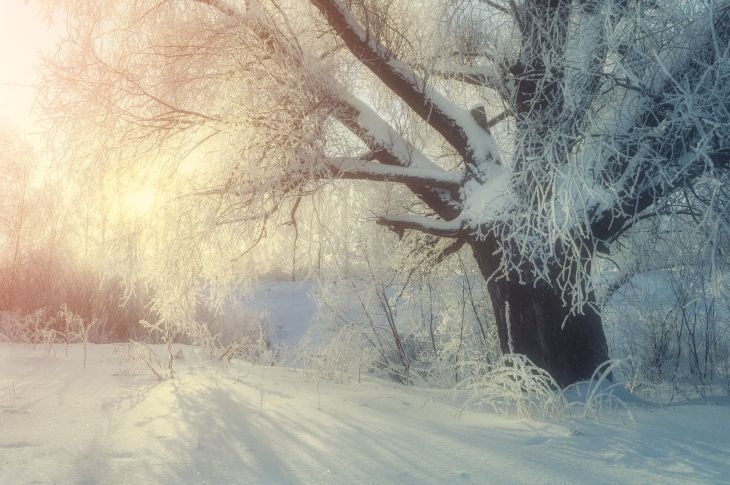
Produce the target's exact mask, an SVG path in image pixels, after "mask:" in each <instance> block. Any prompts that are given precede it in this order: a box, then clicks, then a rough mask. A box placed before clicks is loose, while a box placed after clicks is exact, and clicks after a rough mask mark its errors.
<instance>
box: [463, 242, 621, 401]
mask: <svg viewBox="0 0 730 485" xmlns="http://www.w3.org/2000/svg"><path fill="white" fill-rule="evenodd" d="M471 247H472V251H473V253H474V256H475V258H476V260H477V263H478V265H479V269H480V271H481V273H482V275H483V276H484V278H485V279H486V281H487V289H488V291H489V295H490V298H491V300H492V307H493V309H494V316H495V320H496V324H497V331H498V334H499V341H500V347H501V349H502V352H504V353H517V354H524V355H526V356H527V357H528V358H529V359H530V360H531V361H532V362H533V363H534V364H535V365H537V366H538V367H541V368H543V369H545V370H547V371H548V372H549V373H550V375H551V376H553V378H554V379H555V381H556V382H557V384H558V385H559V386H560V387H566V386H569V385H570V384H573V383H575V382H578V381H581V380H586V379H590V377H591V376H592V375H593V372H594V371H595V370H596V368H597V367H598V366H599V365H600V364H601V363H603V362H605V361H606V360H608V345H607V343H606V336H605V334H604V332H603V324H602V320H601V316H600V314H599V313H598V312H597V311H596V309H595V308H596V305H595V296H594V294H593V293H592V292H589V293H588V300H589V301H588V302H586V304H585V305H584V306H583V308H582V309H581V310H582V312H581V313H577V314H576V313H575V312H573V313H571V311H570V309H569V308H567V307H566V305H565V303H564V301H569V298H566V297H569V296H570V295H565V294H564V292H565V291H566V290H565V289H562V290H561V289H560V288H558V287H557V285H555V284H549V283H548V282H545V281H543V280H537V279H535V278H534V277H530V276H528V275H529V274H530V273H529V272H525V273H523V276H522V281H519V280H518V278H516V277H511V278H504V277H499V273H497V269H498V264H499V261H498V256H495V255H494V248H495V245H494V244H493V242H490V241H489V240H484V241H472V242H471ZM578 263H579V262H571V261H563V262H561V264H578ZM591 303H594V304H593V305H592V304H591Z"/></svg>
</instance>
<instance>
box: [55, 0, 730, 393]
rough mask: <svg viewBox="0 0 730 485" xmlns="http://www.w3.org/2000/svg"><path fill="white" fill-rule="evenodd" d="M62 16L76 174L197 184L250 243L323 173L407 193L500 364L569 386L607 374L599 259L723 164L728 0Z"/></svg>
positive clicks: (558, 0) (126, 9)
mask: <svg viewBox="0 0 730 485" xmlns="http://www.w3.org/2000/svg"><path fill="white" fill-rule="evenodd" d="M65 6H66V9H67V11H68V14H69V19H70V26H71V27H70V29H69V37H68V39H67V41H66V42H65V43H64V44H62V45H61V47H60V49H59V51H58V53H57V55H56V56H55V61H54V65H53V67H52V69H51V71H50V73H51V75H50V76H49V78H48V79H49V83H48V84H47V91H46V92H45V96H46V98H47V105H48V107H49V108H50V110H49V113H50V114H51V121H53V122H55V123H56V125H55V128H54V133H55V134H56V135H60V134H61V133H66V134H67V135H68V137H67V138H65V139H61V138H56V140H57V141H58V140H60V143H61V144H62V146H63V147H64V148H66V149H67V150H69V153H72V154H73V157H74V159H75V160H76V161H77V162H78V163H83V161H91V162H92V163H91V164H90V165H91V166H94V167H96V169H98V168H99V167H107V168H109V169H112V170H116V169H117V167H119V166H122V165H125V166H126V165H130V164H134V163H137V164H139V163H140V161H144V164H143V165H144V166H145V167H147V170H148V171H152V172H151V173H155V174H157V175H158V176H159V175H160V174H163V173H164V174H167V175H166V176H169V174H171V173H175V174H181V173H182V174H190V173H195V174H196V175H195V177H191V178H190V179H191V180H195V182H194V183H189V184H188V186H187V187H188V190H189V192H191V193H195V194H196V195H197V196H198V198H197V199H195V200H196V201H197V202H196V204H197V205H195V207H196V209H195V210H202V209H200V207H205V208H207V209H206V210H207V214H208V216H207V217H208V219H207V220H208V221H211V222H212V224H210V225H207V226H206V227H205V228H204V230H205V232H206V233H209V232H210V231H211V230H212V229H214V228H221V227H224V226H226V227H229V225H230V224H234V225H237V227H245V233H246V234H248V235H249V236H248V237H249V238H250V239H251V240H253V241H256V240H258V239H260V237H261V236H262V235H263V234H265V229H266V224H267V222H269V221H271V220H272V218H274V217H275V214H277V212H278V213H281V212H284V213H286V214H287V215H289V214H294V213H295V211H296V209H297V207H298V202H297V201H298V200H299V199H300V198H301V197H303V196H306V195H308V194H311V193H312V192H314V191H316V190H317V189H318V188H320V187H322V186H323V185H325V184H327V183H329V182H330V181H334V180H339V179H362V180H370V181H374V182H385V183H392V184H399V185H401V186H402V187H404V188H405V189H407V190H408V191H410V192H411V193H412V194H413V196H414V197H415V200H416V201H417V202H418V204H417V205H413V206H411V207H410V208H409V210H408V212H407V213H406V212H404V213H403V214H381V215H380V217H379V218H378V221H379V222H380V223H381V224H383V225H385V226H388V227H390V228H391V229H394V230H396V231H398V232H400V233H403V232H405V231H420V232H422V233H425V234H427V235H429V236H433V237H437V238H446V239H447V240H449V241H450V243H449V244H447V245H444V246H443V247H444V249H443V252H442V254H441V256H447V255H448V254H450V253H452V252H454V251H457V250H459V249H461V248H463V247H469V248H471V251H472V253H473V255H474V258H475V260H476V263H477V264H478V266H479V269H480V270H481V273H482V275H483V276H484V278H485V279H486V281H487V283H488V289H489V293H490V296H491V303H492V306H493V309H494V314H495V317H496V324H497V327H498V333H499V337H500V343H501V347H502V350H503V351H504V352H516V353H523V354H526V355H527V356H528V357H529V358H530V359H532V360H533V362H534V363H535V364H537V365H539V366H541V367H544V368H545V369H547V370H548V371H549V372H550V373H551V374H552V375H553V377H554V378H555V379H556V381H557V382H558V383H559V384H560V385H568V384H570V383H572V382H575V381H577V380H581V379H584V378H588V377H590V376H591V374H592V373H593V371H594V370H595V369H596V367H597V366H598V365H599V364H600V363H601V362H603V361H604V360H606V359H607V358H608V350H607V344H606V338H605V336H604V332H603V329H602V323H601V316H600V313H599V310H598V304H597V301H596V296H595V291H594V288H593V285H592V279H591V274H592V271H593V267H594V263H595V258H596V257H597V255H599V254H601V253H605V252H608V251H609V250H610V248H611V246H612V244H614V243H615V242H616V241H617V240H618V239H619V238H620V237H621V236H622V235H624V234H625V233H626V232H627V231H629V230H630V229H631V228H632V227H633V226H634V225H635V224H636V223H637V221H640V220H643V219H646V218H647V217H651V216H654V215H658V214H667V213H670V212H671V211H672V207H673V201H675V200H676V194H677V193H678V192H681V191H686V190H690V191H691V190H693V187H694V185H695V184H697V183H700V182H701V183H702V186H703V187H705V188H707V187H710V189H709V190H710V192H711V191H712V187H713V184H712V183H708V181H712V180H714V181H719V184H718V183H716V184H715V186H721V185H722V184H723V183H724V180H725V171H726V170H727V169H728V161H729V160H730V111H729V110H728V107H729V106H730V55H729V54H730V53H729V52H728V41H729V40H730V27H729V26H730V7H728V4H727V2H719V1H713V0H707V1H704V0H698V1H694V0H687V1H677V0H653V1H643V0H585V1H580V0H461V1H457V0H424V1H420V2H401V1H399V0H362V1H353V0H310V1H309V2H306V1H305V0H291V1H286V0H284V1H281V0H250V1H237V0H186V1H183V0H174V1H173V0H149V1H147V0H129V1H127V2H122V3H121V4H120V2H112V1H101V0H100V1H90V0H89V1H84V0H68V1H66V2H65ZM150 162H155V163H150ZM150 167H155V168H150ZM705 197H706V198H707V199H709V200H711V199H712V196H711V193H710V194H705ZM191 207H192V206H191ZM243 232H244V231H242V233H241V234H240V237H241V238H245V237H247V236H246V235H244V234H243Z"/></svg>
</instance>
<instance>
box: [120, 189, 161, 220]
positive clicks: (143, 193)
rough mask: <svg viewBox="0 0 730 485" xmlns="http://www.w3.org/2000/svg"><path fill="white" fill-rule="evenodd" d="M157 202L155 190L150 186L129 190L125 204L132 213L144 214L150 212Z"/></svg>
mask: <svg viewBox="0 0 730 485" xmlns="http://www.w3.org/2000/svg"><path fill="white" fill-rule="evenodd" d="M154 202H155V191H154V190H153V189H152V188H150V187H143V188H141V189H137V190H133V191H130V192H127V195H126V196H125V197H124V205H125V207H126V209H127V211H128V212H129V213H130V215H136V216H143V215H146V214H148V213H149V212H150V210H151V209H152V206H153V204H154Z"/></svg>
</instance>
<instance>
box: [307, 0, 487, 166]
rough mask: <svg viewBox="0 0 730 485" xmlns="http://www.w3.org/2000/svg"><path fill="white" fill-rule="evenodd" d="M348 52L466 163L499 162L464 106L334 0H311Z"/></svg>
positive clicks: (483, 131)
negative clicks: (367, 29) (428, 79)
mask: <svg viewBox="0 0 730 485" xmlns="http://www.w3.org/2000/svg"><path fill="white" fill-rule="evenodd" d="M311 2H312V4H313V5H314V6H315V7H317V8H318V9H319V10H320V11H321V12H322V14H323V15H324V16H325V18H326V19H327V22H328V23H329V24H330V26H331V27H332V28H333V29H334V30H335V31H336V32H337V34H338V35H339V37H340V38H341V39H342V41H343V42H344V43H345V45H346V46H347V48H348V49H349V50H350V51H351V52H352V54H353V55H354V56H355V57H356V58H357V59H358V60H359V61H360V62H362V63H363V65H365V66H366V67H367V68H368V69H370V70H371V71H372V72H373V74H375V75H376V76H377V77H378V78H379V79H380V80H381V81H382V82H383V83H384V84H385V85H386V86H388V87H389V88H390V89H391V90H392V91H393V92H394V93H395V94H397V95H398V96H399V97H400V98H401V99H402V100H403V101H404V102H405V103H406V104H407V105H408V106H409V107H410V108H411V109H412V110H413V111H414V112H415V113H416V114H417V115H418V116H420V117H421V119H423V120H424V121H425V122H426V123H428V124H429V125H430V126H431V127H432V128H433V129H435V130H436V131H438V132H439V133H440V134H441V135H442V136H443V137H444V139H445V140H446V141H447V142H448V143H449V144H450V145H451V146H452V147H454V149H456V151H457V152H458V153H459V154H460V155H461V156H462V157H464V160H465V161H466V162H467V163H469V164H474V165H481V164H484V163H492V164H498V163H499V155H498V151H497V147H496V143H495V142H494V139H493V138H492V136H491V134H489V133H487V132H486V131H485V130H484V129H483V128H482V127H480V126H479V124H478V123H477V122H476V121H475V120H474V119H473V118H472V117H471V115H470V113H469V111H468V110H465V109H463V108H461V107H459V106H457V105H456V104H454V103H453V102H451V101H450V100H448V99H447V98H445V97H444V96H442V95H441V94H440V93H438V92H437V91H435V90H434V89H433V88H431V87H430V86H428V85H427V84H426V81H425V80H424V79H423V78H421V77H420V76H418V75H417V74H416V73H415V72H414V71H413V70H412V69H411V68H410V67H408V66H407V65H405V64H404V63H403V62H401V61H399V60H398V59H396V58H395V56H394V55H393V53H392V52H390V50H389V49H388V48H387V47H385V46H384V45H382V44H381V43H380V42H378V41H377V40H376V39H374V38H373V37H372V36H370V35H369V34H368V33H367V32H366V31H365V29H363V27H362V26H361V25H360V24H359V23H358V22H357V20H356V19H355V18H354V17H353V16H352V14H351V13H350V12H349V11H348V10H347V8H346V7H345V6H343V5H342V3H341V2H340V1H338V0H311Z"/></svg>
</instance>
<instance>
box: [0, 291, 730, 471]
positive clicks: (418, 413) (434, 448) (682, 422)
mask: <svg viewBox="0 0 730 485" xmlns="http://www.w3.org/2000/svg"><path fill="white" fill-rule="evenodd" d="M313 289H314V283H313V282H283V281H279V282H274V281H261V282H257V284H256V286H255V287H254V288H253V290H252V293H251V301H250V302H249V303H248V305H249V307H250V308H254V309H256V310H259V311H265V312H266V314H267V315H268V319H269V321H270V322H271V325H272V327H273V328H275V329H276V335H275V340H276V341H277V342H279V343H280V344H287V345H293V344H294V343H296V341H298V339H299V338H301V336H302V335H303V334H304V332H305V331H306V330H307V329H308V328H309V327H310V326H311V325H312V320H313V315H314V302H313V301H312V297H311V293H312V290H313ZM153 348H154V349H155V351H156V352H157V354H158V355H159V356H160V358H161V360H164V358H163V356H164V355H165V349H164V347H163V346H153ZM179 350H180V351H182V359H180V360H176V361H175V371H176V374H175V378H174V379H168V380H164V381H160V380H157V379H156V378H155V377H154V376H153V375H152V374H151V373H150V372H149V371H147V370H145V369H144V367H143V366H133V365H131V364H130V363H129V362H123V361H122V360H121V359H120V357H119V355H118V353H116V352H115V346H114V345H90V346H89V348H88V352H89V353H88V359H87V360H88V362H87V366H86V367H85V368H84V366H83V348H82V347H81V345H71V346H70V347H69V348H68V353H66V347H65V346H63V345H60V344H56V345H55V346H54V347H52V348H49V347H47V346H45V345H40V344H39V345H37V346H36V348H34V347H33V346H31V345H21V344H0V483H1V484H6V483H7V484H27V483H68V484H76V483H105V484H116V483H201V484H204V483H263V484H269V483H272V484H274V483H275V484H283V483H304V484H306V483H316V484H330V483H331V484H341V483H372V484H387V483H405V484H408V483H418V484H427V483H525V484H536V483H537V484H539V483H561V484H571V483H575V484H585V483H592V484H602V483H606V484H622V483H728V477H730V453H728V452H727V450H728V449H730V421H729V420H728V419H727V417H728V410H729V409H730V400H728V399H727V398H724V399H716V400H714V401H711V400H708V401H707V402H705V401H685V402H677V403H674V404H671V405H665V406H658V405H655V404H651V403H648V402H646V401H642V400H640V399H638V398H634V397H632V396H630V395H629V394H626V393H625V394H621V395H620V397H621V398H622V399H623V400H624V402H625V404H626V406H627V408H628V413H630V414H631V418H632V419H628V413H627V412H608V411H603V412H599V414H598V420H597V421H595V420H592V419H588V418H584V417H580V414H581V413H579V412H576V416H575V417H574V418H573V419H572V420H571V419H567V418H565V417H562V418H555V419H554V420H552V421H551V422H545V421H540V420H537V419H516V418H514V417H506V416H501V415H497V414H495V413H494V412H492V411H490V410H488V409H465V408H464V407H463V404H464V403H465V402H467V401H468V399H469V394H468V392H467V391H459V392H458V393H457V392H456V391H453V390H434V389H426V388H420V387H415V386H414V387H405V386H401V385H398V384H395V383H392V382H390V381H385V380H381V379H376V378H374V377H371V376H369V375H368V374H367V372H365V371H364V370H363V372H362V373H361V380H360V381H358V378H357V376H355V377H353V379H352V380H350V381H346V382H344V383H334V382H330V381H326V380H322V379H318V378H315V377H313V376H312V375H311V374H310V373H304V372H303V371H302V370H299V369H292V368H286V367H277V366H257V365H252V364H250V363H247V362H243V361H236V360H234V361H232V362H231V363H230V364H229V365H224V364H223V363H222V362H220V361H217V360H209V359H207V358H206V354H205V353H204V352H202V351H200V350H198V349H196V348H194V347H190V346H182V345H175V346H174V348H173V352H174V353H177V352H178V351H179ZM624 392H625V391H624ZM576 409H580V408H576Z"/></svg>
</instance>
